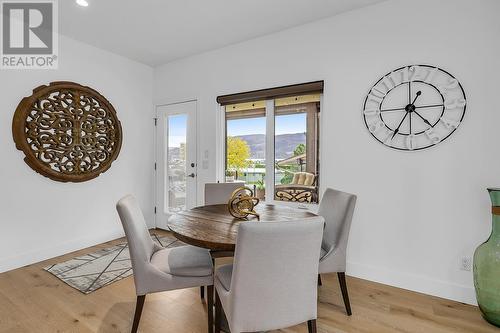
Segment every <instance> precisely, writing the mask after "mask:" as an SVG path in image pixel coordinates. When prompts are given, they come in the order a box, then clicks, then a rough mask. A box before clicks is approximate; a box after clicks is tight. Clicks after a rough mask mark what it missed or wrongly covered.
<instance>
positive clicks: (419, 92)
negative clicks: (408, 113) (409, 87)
mask: <svg viewBox="0 0 500 333" xmlns="http://www.w3.org/2000/svg"><path fill="white" fill-rule="evenodd" d="M420 95H422V92H421V91H420V90H419V91H417V96H415V99H414V100H413V102H411V105H415V102H416V101H417V98H418V96H420Z"/></svg>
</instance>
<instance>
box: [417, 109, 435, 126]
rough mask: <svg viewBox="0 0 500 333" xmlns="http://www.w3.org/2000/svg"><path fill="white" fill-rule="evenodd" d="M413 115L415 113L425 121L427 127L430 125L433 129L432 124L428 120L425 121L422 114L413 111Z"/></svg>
mask: <svg viewBox="0 0 500 333" xmlns="http://www.w3.org/2000/svg"><path fill="white" fill-rule="evenodd" d="M413 113H415V114H416V115H417V116H419V117H420V118H422V120H423V121H424V123H426V124H427V125H429V126H430V127H432V125H431V123H430V122H429V121H428V120H427V119H425V118H424V117H422V116H421V115H420V113H418V112H417V111H413Z"/></svg>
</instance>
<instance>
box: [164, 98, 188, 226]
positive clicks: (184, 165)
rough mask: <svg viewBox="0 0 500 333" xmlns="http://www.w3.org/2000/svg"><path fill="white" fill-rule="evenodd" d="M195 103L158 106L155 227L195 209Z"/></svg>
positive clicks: (165, 224)
mask: <svg viewBox="0 0 500 333" xmlns="http://www.w3.org/2000/svg"><path fill="white" fill-rule="evenodd" d="M196 142H197V141H196V102H195V101H193V102H185V103H177V104H171V105H164V106H159V107H158V108H157V128H156V145H157V153H156V226H157V227H159V228H164V229H166V228H167V220H168V218H169V217H170V215H171V214H173V213H176V212H179V211H181V210H184V209H190V208H193V207H195V206H196V200H197V196H196V188H197V178H196V168H197V163H196Z"/></svg>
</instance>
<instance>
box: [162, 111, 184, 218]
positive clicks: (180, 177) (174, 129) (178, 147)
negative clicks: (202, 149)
mask: <svg viewBox="0 0 500 333" xmlns="http://www.w3.org/2000/svg"><path fill="white" fill-rule="evenodd" d="M187 120H188V116H187V115H186V114H177V115H172V116H168V118H167V126H168V130H167V133H168V135H167V147H168V148H167V176H168V182H167V183H168V187H166V188H165V189H166V191H167V192H168V193H166V195H165V197H166V198H167V201H168V204H167V207H168V210H169V211H170V212H178V211H180V210H183V209H185V208H186V185H187V184H186V178H187V172H186V164H187V162H186V142H187V130H186V127H187Z"/></svg>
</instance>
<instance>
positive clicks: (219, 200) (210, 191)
mask: <svg viewBox="0 0 500 333" xmlns="http://www.w3.org/2000/svg"><path fill="white" fill-rule="evenodd" d="M242 186H245V183H239V182H234V183H206V184H205V205H222V204H227V202H228V201H229V198H230V197H231V194H232V193H233V191H234V190H236V189H237V188H238V187H242Z"/></svg>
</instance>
